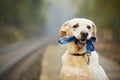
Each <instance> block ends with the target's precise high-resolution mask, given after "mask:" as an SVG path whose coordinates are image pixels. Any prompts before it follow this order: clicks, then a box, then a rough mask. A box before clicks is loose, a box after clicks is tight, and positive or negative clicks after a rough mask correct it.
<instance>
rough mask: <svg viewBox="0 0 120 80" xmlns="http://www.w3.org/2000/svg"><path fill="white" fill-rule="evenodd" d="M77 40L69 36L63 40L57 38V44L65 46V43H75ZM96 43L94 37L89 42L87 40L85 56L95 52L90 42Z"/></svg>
mask: <svg viewBox="0 0 120 80" xmlns="http://www.w3.org/2000/svg"><path fill="white" fill-rule="evenodd" d="M76 40H77V39H76V38H75V36H69V37H65V38H59V39H58V42H59V43H60V44H67V43H70V42H75V41H76ZM95 41H96V38H95V37H91V38H90V39H89V40H87V42H86V49H87V51H86V53H87V54H90V53H91V52H92V51H94V50H95V47H94V45H93V43H92V42H95Z"/></svg>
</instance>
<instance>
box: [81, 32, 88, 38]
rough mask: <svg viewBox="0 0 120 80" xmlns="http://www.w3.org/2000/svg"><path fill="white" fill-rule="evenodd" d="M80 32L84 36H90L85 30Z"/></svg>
mask: <svg viewBox="0 0 120 80" xmlns="http://www.w3.org/2000/svg"><path fill="white" fill-rule="evenodd" d="M80 34H81V36H82V37H87V36H88V33H87V32H85V31H82V32H81V33H80Z"/></svg>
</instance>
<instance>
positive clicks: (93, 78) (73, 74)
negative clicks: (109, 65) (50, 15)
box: [59, 18, 109, 80]
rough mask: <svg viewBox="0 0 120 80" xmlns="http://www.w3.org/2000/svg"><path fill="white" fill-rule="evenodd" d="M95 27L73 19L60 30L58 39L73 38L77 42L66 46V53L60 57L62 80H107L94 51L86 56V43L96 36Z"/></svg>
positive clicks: (85, 20) (85, 21) (79, 19)
mask: <svg viewBox="0 0 120 80" xmlns="http://www.w3.org/2000/svg"><path fill="white" fill-rule="evenodd" d="M96 32H97V29H96V25H95V24H94V22H93V21H91V20H89V19H85V18H74V19H71V20H69V21H66V22H65V23H64V24H63V25H62V26H61V28H60V32H59V38H63V37H66V36H75V37H76V39H78V41H76V42H70V43H68V44H67V51H66V52H65V53H64V54H63V56H62V58H61V59H62V68H61V79H62V80H109V78H108V77H107V75H106V73H105V71H104V69H103V68H102V67H101V65H100V64H99V60H98V59H99V56H98V54H97V52H96V51H92V52H91V55H90V56H89V58H90V60H89V64H87V62H88V55H86V54H85V53H86V41H87V40H89V39H90V38H91V37H95V38H97V36H96Z"/></svg>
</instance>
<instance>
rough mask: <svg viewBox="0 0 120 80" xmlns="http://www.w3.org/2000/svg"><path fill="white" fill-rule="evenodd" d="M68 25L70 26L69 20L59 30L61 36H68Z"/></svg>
mask: <svg viewBox="0 0 120 80" xmlns="http://www.w3.org/2000/svg"><path fill="white" fill-rule="evenodd" d="M67 27H68V22H66V23H64V24H63V25H62V26H61V28H60V31H59V38H62V37H65V36H66V34H67V33H66V31H67Z"/></svg>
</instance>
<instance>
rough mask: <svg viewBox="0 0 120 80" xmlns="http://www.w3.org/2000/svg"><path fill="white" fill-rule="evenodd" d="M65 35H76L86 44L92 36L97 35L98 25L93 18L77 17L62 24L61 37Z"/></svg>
mask: <svg viewBox="0 0 120 80" xmlns="http://www.w3.org/2000/svg"><path fill="white" fill-rule="evenodd" d="M65 36H75V37H76V38H77V39H78V40H79V41H80V43H83V44H84V43H86V41H87V40H88V39H90V38H91V37H96V26H95V24H94V23H93V22H92V21H91V20H88V19H84V18H75V19H72V20H69V21H66V22H65V23H64V24H63V25H62V27H61V29H60V33H59V37H60V38H62V37H65Z"/></svg>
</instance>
